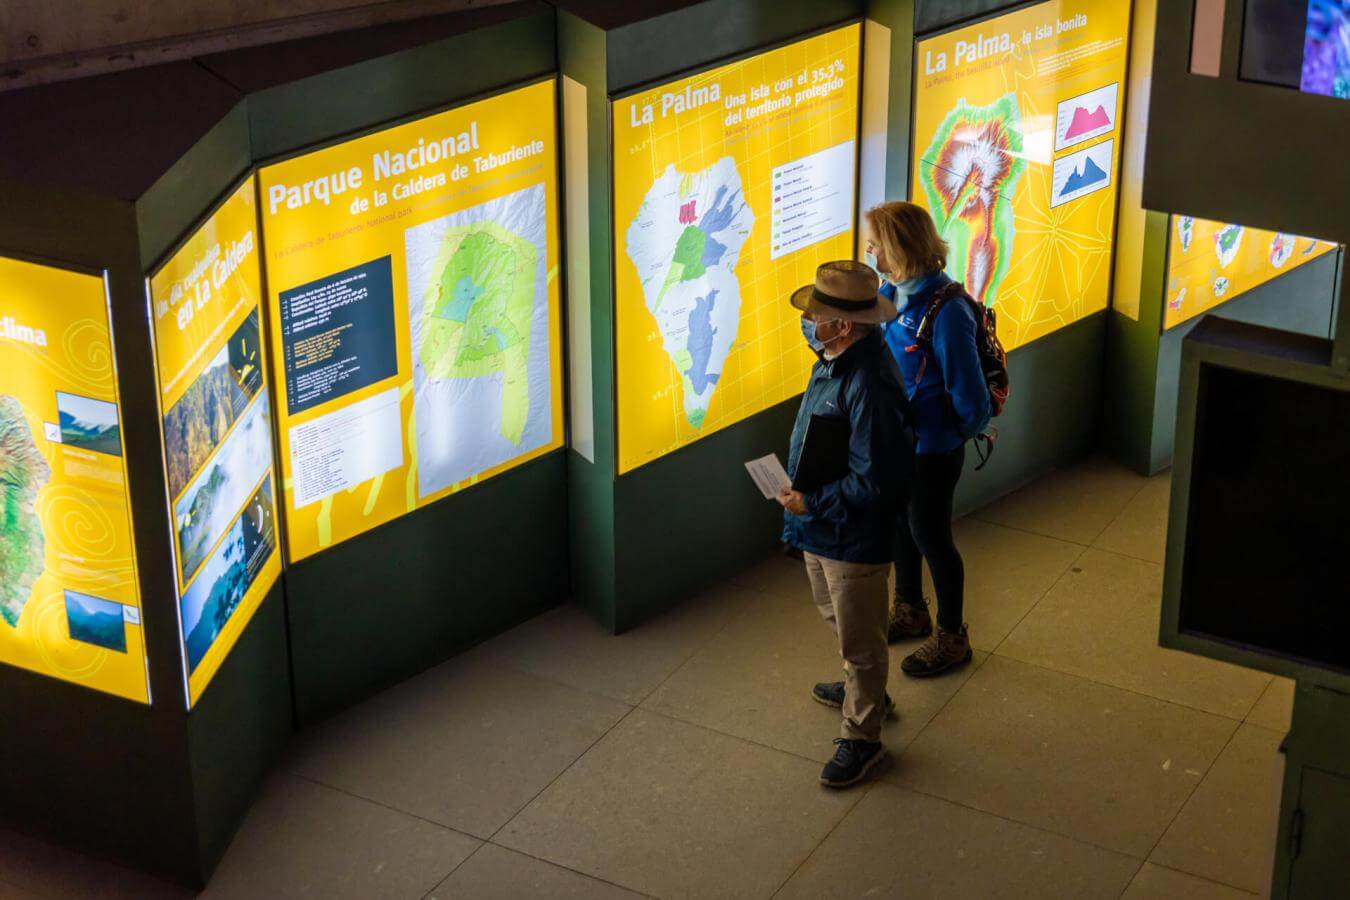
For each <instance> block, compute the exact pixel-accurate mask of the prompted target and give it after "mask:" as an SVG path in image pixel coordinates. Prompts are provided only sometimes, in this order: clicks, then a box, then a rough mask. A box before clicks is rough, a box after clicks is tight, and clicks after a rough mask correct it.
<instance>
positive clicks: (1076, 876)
mask: <svg viewBox="0 0 1350 900" xmlns="http://www.w3.org/2000/svg"><path fill="white" fill-rule="evenodd" d="M1138 867H1139V861H1138V860H1136V859H1132V858H1131V857H1128V856H1124V855H1122V854H1119V853H1112V852H1111V851H1109V850H1102V849H1100V848H1098V847H1093V846H1090V845H1088V844H1081V843H1078V842H1077V841H1073V840H1070V839H1069V838H1066V837H1061V836H1059V835H1055V834H1050V833H1049V832H1045V831H1040V830H1038V829H1035V828H1031V827H1028V826H1026V825H1021V824H1018V823H1016V822H1009V821H1008V820H1007V819H1001V818H998V817H997V816H991V815H989V814H988V813H982V812H977V811H975V810H971V809H967V808H965V807H962V806H957V805H956V804H954V803H948V802H946V801H945V800H939V799H937V798H934V797H927V796H924V795H923V794H917V793H914V792H913V791H907V790H903V789H901V788H896V787H892V786H890V785H877V786H875V787H874V788H872V789H871V790H870V791H869V792H868V793H867V796H866V797H864V798H863V800H862V802H861V803H859V804H858V805H857V806H856V807H855V808H854V809H853V811H852V812H850V813H849V814H848V816H847V817H845V819H844V821H843V822H841V823H840V824H839V827H838V828H836V829H835V830H834V831H833V832H831V834H830V836H829V837H828V838H827V839H826V840H825V843H823V844H822V845H821V846H820V847H819V848H818V849H817V850H816V852H815V853H813V854H811V858H810V859H808V860H807V861H806V863H805V864H804V865H803V866H802V867H801V868H800V869H798V870H797V872H796V874H794V875H793V876H792V879H791V880H790V881H788V883H787V884H786V885H785V886H784V888H783V890H782V891H781V892H780V893H778V894H777V895H775V900H791V898H802V900H807V898H816V897H821V898H825V897H841V898H842V897H925V898H941V897H952V898H968V897H980V898H1000V897H1006V898H1010V900H1013V898H1016V900H1021V898H1024V897H1055V898H1074V897H1100V898H1110V900H1116V898H1117V897H1119V896H1120V892H1121V891H1122V890H1124V888H1125V885H1127V884H1128V883H1129V881H1130V877H1131V876H1132V875H1134V872H1135V870H1136V869H1137V868H1138Z"/></svg>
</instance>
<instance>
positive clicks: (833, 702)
mask: <svg viewBox="0 0 1350 900" xmlns="http://www.w3.org/2000/svg"><path fill="white" fill-rule="evenodd" d="M811 699H812V700H815V701H816V702H817V703H824V704H825V705H826V706H833V707H834V708H835V709H839V708H841V707H842V706H843V705H844V683H843V682H842V681H822V682H821V683H820V684H818V685H816V686H815V687H813V688H812V689H811ZM886 715H887V716H894V715H895V701H894V700H892V699H891V695H890V694H889V693H888V694H887V695H886Z"/></svg>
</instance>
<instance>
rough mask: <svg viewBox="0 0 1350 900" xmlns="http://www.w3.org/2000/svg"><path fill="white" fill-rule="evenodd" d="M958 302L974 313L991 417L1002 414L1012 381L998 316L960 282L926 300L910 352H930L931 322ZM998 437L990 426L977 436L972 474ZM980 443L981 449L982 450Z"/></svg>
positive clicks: (922, 365) (923, 363) (924, 363)
mask: <svg viewBox="0 0 1350 900" xmlns="http://www.w3.org/2000/svg"><path fill="white" fill-rule="evenodd" d="M952 299H959V300H961V301H962V302H964V303H968V304H970V309H971V312H973V313H974V314H975V346H976V347H977V348H978V349H979V352H980V368H981V370H982V371H983V372H984V382H985V385H986V386H987V387H988V388H989V408H990V410H991V412H992V414H993V415H994V416H998V415H999V414H1000V413H1002V412H1003V407H1004V405H1005V404H1006V403H1007V402H1008V395H1009V394H1011V393H1012V382H1011V380H1010V379H1009V377H1008V353H1007V351H1006V350H1004V349H1003V342H1002V341H1000V340H999V339H998V317H997V315H996V314H995V312H994V309H993V307H989V306H985V305H984V304H983V303H980V302H979V301H978V300H976V299H975V298H974V297H972V296H970V293H969V292H968V291H966V288H965V285H963V284H961V282H959V281H953V282H949V283H948V284H946V285H944V286H943V287H940V288H938V290H937V292H936V293H935V294H933V296H932V298H931V299H929V301H928V306H927V308H926V309H924V311H923V315H922V316H920V317H919V327H918V329H917V337H916V338H915V342H914V345H913V346H912V347H910V348H907V349H911V350H917V349H919V348H920V347H924V348H926V349H928V350H931V348H932V345H933V323H934V322H936V321H937V315H938V313H939V312H941V311H942V307H943V305H944V304H946V303H947V301H948V300H952ZM929 355H930V354H929V353H925V354H924V355H923V357H922V359H920V360H919V372H918V375H917V376H915V379H914V382H915V384H917V383H919V382H920V381H922V380H923V374H924V369H925V368H926V367H927V365H928V357H929ZM997 438H998V429H996V428H993V427H992V426H991V427H990V428H988V429H986V430H985V431H984V433H982V434H979V435H976V437H975V450H976V452H977V453H979V454H980V464H979V465H978V466H976V467H975V471H977V472H978V471H979V470H980V469H983V468H984V466H985V464H986V463H988V462H989V458H990V457H991V456H993V455H994V441H995V440H997ZM981 444H983V446H984V448H985V449H984V450H981V449H980V447H981Z"/></svg>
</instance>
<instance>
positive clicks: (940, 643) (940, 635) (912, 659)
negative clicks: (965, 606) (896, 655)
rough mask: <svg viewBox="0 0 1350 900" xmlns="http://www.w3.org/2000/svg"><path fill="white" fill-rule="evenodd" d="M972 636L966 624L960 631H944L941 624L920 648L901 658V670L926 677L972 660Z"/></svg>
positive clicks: (912, 675)
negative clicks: (967, 632) (969, 634)
mask: <svg viewBox="0 0 1350 900" xmlns="http://www.w3.org/2000/svg"><path fill="white" fill-rule="evenodd" d="M970 656H971V653H970V637H969V636H968V635H967V634H966V626H964V625H962V626H961V631H960V632H959V633H953V632H950V631H943V630H942V628H941V626H939V627H938V629H937V631H935V632H933V636H932V637H930V638H929V639H928V640H926V641H924V642H923V644H922V645H921V646H920V647H919V649H918V650H915V651H914V652H913V653H911V654H910V655H909V656H906V657H905V658H904V659H902V660H900V671H902V672H904V673H905V674H906V675H909V676H911V677H914V678H925V677H927V676H929V675H936V674H938V673H939V672H945V671H947V670H948V669H950V668H953V667H955V666H960V665H964V664H965V663H968V662H970Z"/></svg>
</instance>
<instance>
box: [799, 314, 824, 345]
mask: <svg viewBox="0 0 1350 900" xmlns="http://www.w3.org/2000/svg"><path fill="white" fill-rule="evenodd" d="M802 337H804V338H806V343H807V344H808V345H810V347H811V349H812V350H814V351H816V352H817V353H824V352H825V342H824V341H822V340H821V339H820V338H818V337H816V323H815V321H814V320H812V319H808V318H805V317H803V318H802Z"/></svg>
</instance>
